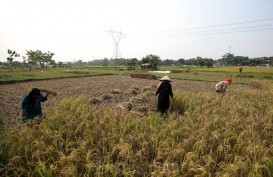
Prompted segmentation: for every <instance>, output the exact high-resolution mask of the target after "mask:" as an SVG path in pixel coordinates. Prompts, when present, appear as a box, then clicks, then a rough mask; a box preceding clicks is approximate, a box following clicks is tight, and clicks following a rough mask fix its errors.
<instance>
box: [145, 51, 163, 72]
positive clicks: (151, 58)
mask: <svg viewBox="0 0 273 177" xmlns="http://www.w3.org/2000/svg"><path fill="white" fill-rule="evenodd" d="M160 62H161V60H160V57H159V56H157V55H152V54H150V55H147V56H146V57H144V58H142V63H149V64H150V65H151V66H152V70H157V69H158V65H159V63H160Z"/></svg>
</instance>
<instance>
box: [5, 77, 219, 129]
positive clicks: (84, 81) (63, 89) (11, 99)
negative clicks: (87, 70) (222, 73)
mask: <svg viewBox="0 0 273 177" xmlns="http://www.w3.org/2000/svg"><path fill="white" fill-rule="evenodd" d="M157 83H158V81H157V80H148V79H138V78H131V77H129V76H96V77H83V78H68V79H57V80H47V81H35V82H23V83H16V84H7V85H1V86H0V112H3V113H4V123H7V124H16V123H19V122H21V117H20V111H21V108H20V102H21V100H22V99H23V97H24V95H25V94H26V93H27V92H28V90H29V89H31V88H33V87H38V88H46V89H49V90H53V91H56V92H57V93H58V95H57V96H56V97H52V96H49V100H48V101H46V102H45V103H43V105H42V107H43V110H45V111H46V110H47V109H49V108H50V107H53V106H54V105H56V104H57V103H58V102H59V101H60V100H61V99H63V98H68V97H77V96H80V95H85V96H87V97H88V98H92V97H99V96H101V95H103V94H110V93H111V90H113V89H119V90H120V91H121V93H124V92H126V91H128V90H129V89H131V88H133V87H137V88H139V89H140V90H141V89H143V88H145V87H151V88H153V90H152V91H153V92H155V91H156V90H155V87H156V85H157ZM172 86H173V91H174V92H176V91H185V92H200V91H202V92H213V87H214V83H209V82H198V81H185V80H174V81H173V82H172ZM129 99H130V95H127V96H126V95H123V96H119V97H115V104H116V103H117V102H125V101H128V100H129ZM155 99H156V97H155ZM153 104H154V103H153Z"/></svg>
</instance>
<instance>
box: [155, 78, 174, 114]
mask: <svg viewBox="0 0 273 177" xmlns="http://www.w3.org/2000/svg"><path fill="white" fill-rule="evenodd" d="M159 81H160V82H159V83H158V85H157V91H156V95H157V94H159V95H158V102H157V111H158V112H161V116H163V115H164V114H167V112H168V110H169V107H170V97H169V96H171V97H172V99H173V92H172V85H171V84H170V82H172V80H171V79H170V78H169V77H168V76H164V77H163V78H161V79H160V80H159Z"/></svg>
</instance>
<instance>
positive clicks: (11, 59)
mask: <svg viewBox="0 0 273 177" xmlns="http://www.w3.org/2000/svg"><path fill="white" fill-rule="evenodd" d="M8 54H9V57H7V61H8V63H9V69H11V63H12V61H13V59H14V57H20V54H18V53H16V52H15V51H12V50H10V49H8Z"/></svg>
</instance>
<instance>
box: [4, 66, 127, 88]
mask: <svg viewBox="0 0 273 177" xmlns="http://www.w3.org/2000/svg"><path fill="white" fill-rule="evenodd" d="M122 69H123V68H122V67H109V68H107V67H88V68H79V67H77V68H49V69H33V70H32V71H28V70H27V69H13V70H11V71H10V70H7V69H0V84H1V83H2V84H3V83H11V82H22V81H33V80H48V79H58V78H71V77H86V76H102V75H128V73H129V72H128V71H126V70H124V69H123V70H122Z"/></svg>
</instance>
